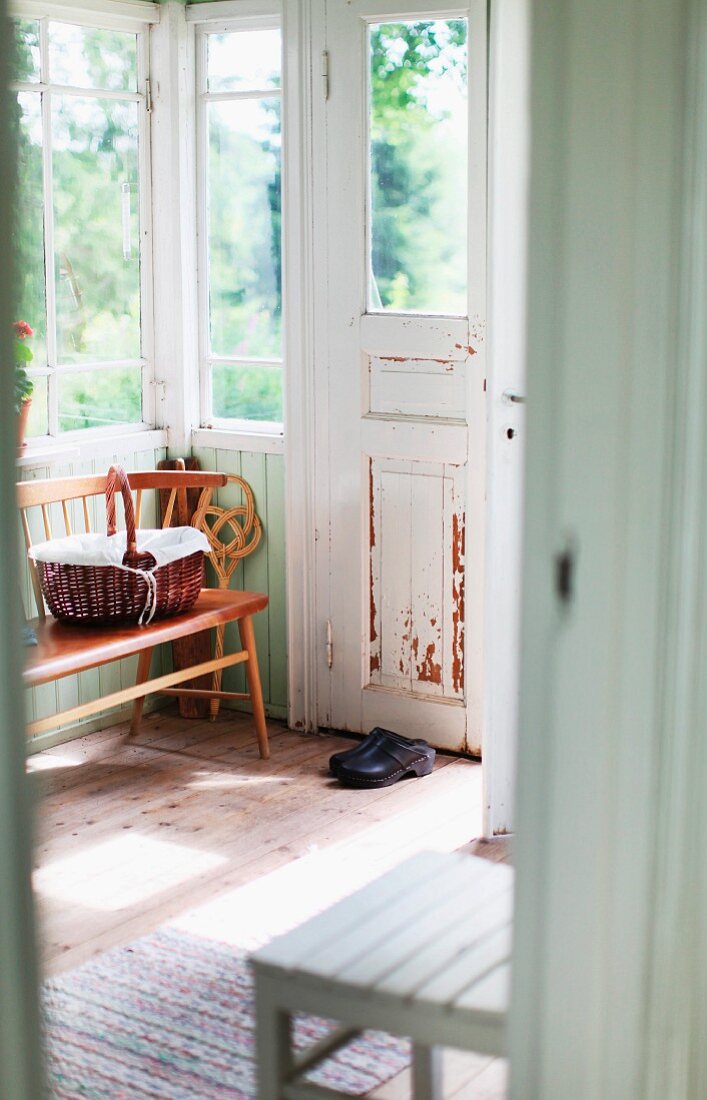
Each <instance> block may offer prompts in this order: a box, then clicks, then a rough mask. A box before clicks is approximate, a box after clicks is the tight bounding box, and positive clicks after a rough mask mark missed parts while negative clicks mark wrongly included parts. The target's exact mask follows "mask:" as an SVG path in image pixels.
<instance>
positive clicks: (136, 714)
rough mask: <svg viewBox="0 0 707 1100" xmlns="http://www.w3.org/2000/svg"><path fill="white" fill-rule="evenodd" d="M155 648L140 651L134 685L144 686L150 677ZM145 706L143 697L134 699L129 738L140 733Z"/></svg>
mask: <svg viewBox="0 0 707 1100" xmlns="http://www.w3.org/2000/svg"><path fill="white" fill-rule="evenodd" d="M154 649H155V647H154V646H150V648H149V649H143V650H141V651H140V656H139V657H138V660H137V676H136V677H135V683H136V684H144V683H145V681H146V680H147V678H148V677H149V675H150V665H151V664H152V654H153V652H154ZM144 705H145V696H144V695H141V696H140V698H139V699H136V700H135V702H134V703H133V717H132V721H131V723H130V736H131V737H134V736H135V735H136V734H137V733H139V732H140V721H141V719H142V708H143V707H144Z"/></svg>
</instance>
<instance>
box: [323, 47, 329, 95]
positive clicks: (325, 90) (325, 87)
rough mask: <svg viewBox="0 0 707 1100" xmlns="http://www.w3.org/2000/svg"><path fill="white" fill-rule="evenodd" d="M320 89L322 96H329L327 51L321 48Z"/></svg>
mask: <svg viewBox="0 0 707 1100" xmlns="http://www.w3.org/2000/svg"><path fill="white" fill-rule="evenodd" d="M322 91H323V93H324V98H325V99H328V98H329V51H328V50H322Z"/></svg>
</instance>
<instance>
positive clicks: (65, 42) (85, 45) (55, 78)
mask: <svg viewBox="0 0 707 1100" xmlns="http://www.w3.org/2000/svg"><path fill="white" fill-rule="evenodd" d="M49 73H50V77H51V80H52V83H54V84H68V85H69V86H70V87H74V88H101V89H106V90H107V91H111V92H135V91H137V36H136V35H134V34H126V33H125V31H106V30H97V29H96V28H95V27H74V26H72V25H71V24H70V23H50V24H49Z"/></svg>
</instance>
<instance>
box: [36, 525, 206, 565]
mask: <svg viewBox="0 0 707 1100" xmlns="http://www.w3.org/2000/svg"><path fill="white" fill-rule="evenodd" d="M135 537H136V540H137V549H138V552H139V553H141V554H142V553H150V554H152V556H153V557H154V559H155V562H156V563H157V564H156V566H155V568H159V567H160V566H162V565H169V563H170V562H172V561H178V560H179V559H180V558H187V557H189V555H190V554H195V553H196V552H197V551H198V550H203V551H204V553H205V554H207V553H208V552H209V551H210V549H211V547H210V545H209V540H208V539H207V537H206V535H205V534H203V532H201V531H197V529H196V528H195V527H167V528H165V529H164V530H160V531H149V530H146V531H137V532H136V533H135ZM126 549H127V535H126V533H125V531H118V532H116V534H115V535H99V534H87V535H67V536H66V537H65V538H62V539H49V540H48V541H47V542H38V543H37V544H36V545H35V546H33V547H32V549H31V550H30V551H29V554H30V557H31V558H33V559H34V561H45V562H56V563H57V564H59V565H109V566H110V565H114V566H118V567H122V565H123V556H124V555H125V551H126ZM140 572H143V570H141V571H140Z"/></svg>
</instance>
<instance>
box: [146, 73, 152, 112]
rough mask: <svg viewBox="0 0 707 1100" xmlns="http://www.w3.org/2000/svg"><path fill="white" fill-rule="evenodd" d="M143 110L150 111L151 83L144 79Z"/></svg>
mask: <svg viewBox="0 0 707 1100" xmlns="http://www.w3.org/2000/svg"><path fill="white" fill-rule="evenodd" d="M145 110H146V111H147V112H148V114H149V113H150V112H151V111H152V83H151V81H149V80H146V81H145Z"/></svg>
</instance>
